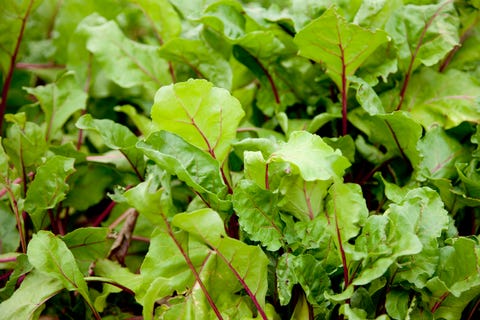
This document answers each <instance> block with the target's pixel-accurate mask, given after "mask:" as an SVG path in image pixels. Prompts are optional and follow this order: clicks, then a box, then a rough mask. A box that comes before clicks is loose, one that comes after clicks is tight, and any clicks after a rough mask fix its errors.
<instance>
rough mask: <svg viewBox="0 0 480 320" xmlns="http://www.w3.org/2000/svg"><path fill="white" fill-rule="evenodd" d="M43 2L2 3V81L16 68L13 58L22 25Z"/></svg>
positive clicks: (0, 31)
mask: <svg viewBox="0 0 480 320" xmlns="http://www.w3.org/2000/svg"><path fill="white" fill-rule="evenodd" d="M41 2H42V1H38V0H29V1H21V2H8V1H4V2H2V11H1V14H0V19H1V20H2V22H3V23H2V25H1V26H0V45H1V48H2V50H0V70H1V71H2V79H4V78H5V77H6V74H7V73H8V70H9V69H10V68H14V66H13V65H12V63H15V61H14V60H12V56H13V54H14V51H15V47H16V45H17V42H19V41H21V36H20V34H21V32H22V24H23V23H24V21H26V20H27V18H28V16H29V14H31V13H32V12H33V11H34V10H36V8H37V7H38V6H39V5H40V3H41ZM2 84H3V83H2ZM2 90H3V89H2Z"/></svg>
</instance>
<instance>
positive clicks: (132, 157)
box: [76, 114, 145, 179]
mask: <svg viewBox="0 0 480 320" xmlns="http://www.w3.org/2000/svg"><path fill="white" fill-rule="evenodd" d="M76 125H77V127H78V128H80V129H84V130H91V131H93V132H96V133H98V134H100V136H101V137H102V138H103V141H104V143H105V145H106V146H107V147H109V148H110V149H112V150H120V152H121V153H122V154H123V155H124V156H125V158H127V160H128V162H129V164H130V166H131V167H132V169H133V170H134V171H135V174H136V175H137V177H138V178H140V179H142V176H143V171H144V169H145V160H144V159H143V153H142V152H140V151H139V150H137V149H136V147H135V145H136V143H137V142H138V138H137V137H136V136H135V135H134V134H133V133H132V132H131V131H130V130H129V129H128V128H127V127H125V126H123V125H121V124H119V123H116V122H114V121H112V120H109V119H94V118H92V116H91V115H90V114H86V115H84V116H82V117H81V118H80V119H78V121H77V123H76Z"/></svg>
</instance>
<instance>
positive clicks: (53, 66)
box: [15, 62, 65, 70]
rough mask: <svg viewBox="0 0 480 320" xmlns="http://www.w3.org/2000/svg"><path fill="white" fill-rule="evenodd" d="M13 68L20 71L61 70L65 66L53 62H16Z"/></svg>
mask: <svg viewBox="0 0 480 320" xmlns="http://www.w3.org/2000/svg"><path fill="white" fill-rule="evenodd" d="M15 68H17V69H21V70H32V69H63V68H65V65H63V64H55V63H53V62H47V63H28V62H18V63H17V64H16V65H15Z"/></svg>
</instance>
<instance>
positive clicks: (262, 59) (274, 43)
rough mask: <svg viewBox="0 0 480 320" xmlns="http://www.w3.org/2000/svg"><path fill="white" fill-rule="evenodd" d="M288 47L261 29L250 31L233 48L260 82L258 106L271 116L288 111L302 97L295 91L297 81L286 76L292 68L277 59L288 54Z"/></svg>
mask: <svg viewBox="0 0 480 320" xmlns="http://www.w3.org/2000/svg"><path fill="white" fill-rule="evenodd" d="M285 49H286V47H285V44H284V43H282V41H280V39H279V38H278V37H276V36H275V34H274V33H273V32H269V31H260V30H258V31H253V32H249V33H247V34H246V35H245V36H244V37H242V38H240V39H238V40H237V41H236V43H235V45H234V46H233V47H232V53H233V56H234V57H235V59H237V60H238V61H239V62H240V63H242V64H243V65H245V66H246V67H247V68H248V69H249V70H250V71H251V72H252V74H253V75H255V77H256V78H257V79H258V80H259V81H260V84H261V85H260V88H259V91H258V94H257V105H258V107H259V108H260V110H262V112H263V113H264V114H266V115H267V116H272V115H274V114H275V113H277V112H282V111H285V109H286V107H287V106H290V105H293V104H294V103H295V102H296V101H297V100H298V97H296V95H295V92H294V90H293V86H294V85H295V84H293V83H291V80H290V79H288V77H287V76H286V75H287V74H288V73H291V71H287V70H288V69H286V68H282V66H281V65H279V64H278V62H277V60H279V59H280V57H279V56H280V55H281V54H282V55H284V56H285V55H286V52H285ZM293 55H294V53H293V52H292V56H293ZM287 64H288V63H287V62H285V64H284V65H287Z"/></svg>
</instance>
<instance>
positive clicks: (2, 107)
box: [0, 0, 34, 132]
mask: <svg viewBox="0 0 480 320" xmlns="http://www.w3.org/2000/svg"><path fill="white" fill-rule="evenodd" d="M33 1H34V0H30V2H29V3H28V7H27V11H26V12H25V16H24V17H23V18H22V19H21V20H22V24H21V26H20V33H19V35H18V38H17V43H16V44H15V49H14V50H13V54H12V56H11V57H10V68H9V69H8V72H7V76H6V78H5V82H4V84H3V90H2V101H0V132H1V130H2V125H3V115H4V114H5V111H6V110H7V96H8V90H9V89H10V85H11V83H12V77H13V71H14V70H15V61H16V60H17V56H18V52H19V50H20V43H21V42H22V38H23V34H24V32H25V26H26V24H27V19H28V16H29V15H30V11H31V10H32V6H33Z"/></svg>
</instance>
